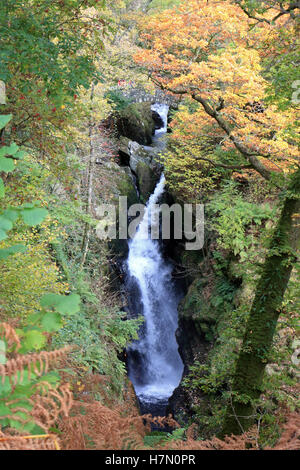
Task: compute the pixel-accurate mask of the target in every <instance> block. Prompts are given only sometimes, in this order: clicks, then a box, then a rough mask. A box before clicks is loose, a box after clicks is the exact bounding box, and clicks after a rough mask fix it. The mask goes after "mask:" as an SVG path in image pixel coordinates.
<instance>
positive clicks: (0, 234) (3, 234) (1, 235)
mask: <svg viewBox="0 0 300 470" xmlns="http://www.w3.org/2000/svg"><path fill="white" fill-rule="evenodd" d="M5 238H7V234H6V232H5V231H4V230H2V228H0V242H1V241H2V240H5Z"/></svg>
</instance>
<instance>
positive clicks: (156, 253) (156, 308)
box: [127, 105, 183, 405]
mask: <svg viewBox="0 0 300 470" xmlns="http://www.w3.org/2000/svg"><path fill="white" fill-rule="evenodd" d="M154 106H155V105H154ZM154 106H153V108H154ZM153 108H152V109H153ZM155 108H156V109H155V110H156V111H157V112H159V113H160V115H161V116H162V118H163V119H164V123H165V127H164V130H163V131H161V132H160V134H163V133H165V132H166V129H167V110H168V107H167V106H166V105H159V106H158V105H156V106H155ZM162 111H165V114H163V112H162ZM159 131H160V130H159ZM157 132H158V131H157ZM164 185H165V178H164V176H163V175H162V176H161V178H160V181H159V182H158V184H157V186H156V188H155V191H154V193H153V194H152V196H151V197H150V199H149V201H148V204H147V206H146V210H145V212H144V216H143V219H142V221H141V222H140V225H139V227H138V229H137V232H136V234H135V237H134V238H133V240H132V241H131V242H130V243H129V255H128V259H127V273H128V275H129V279H130V280H131V284H132V282H133V284H134V285H135V295H137V296H139V302H138V304H139V308H140V310H141V311H139V312H136V313H140V314H143V316H144V318H145V323H144V326H143V328H142V332H141V337H140V340H139V341H137V342H135V343H134V344H133V345H132V346H131V347H130V349H129V350H128V368H129V377H130V379H131V380H132V382H133V384H134V387H135V391H136V393H137V396H138V397H139V399H140V401H141V403H154V404H155V403H164V404H165V405H166V403H167V400H168V398H169V397H170V396H171V394H172V392H173V391H174V389H175V388H176V387H177V386H178V384H179V382H180V379H181V376H182V372H183V363H182V360H181V358H180V355H179V353H178V344H177V342H176V337H175V332H176V329H177V324H178V313H177V306H178V301H179V298H178V295H177V294H176V292H175V288H174V285H173V283H172V265H171V264H170V263H168V262H167V261H166V260H165V259H164V258H163V256H162V252H161V244H160V242H159V241H157V240H152V239H151V234H150V223H151V214H152V220H153V216H156V220H159V217H158V218H157V216H158V215H159V211H158V209H157V208H156V207H154V205H155V204H157V203H158V201H159V198H160V197H161V195H162V194H163V191H164ZM154 218H155V217H154Z"/></svg>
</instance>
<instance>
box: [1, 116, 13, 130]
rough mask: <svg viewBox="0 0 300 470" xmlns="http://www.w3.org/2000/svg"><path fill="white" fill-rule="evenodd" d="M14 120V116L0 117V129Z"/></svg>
mask: <svg viewBox="0 0 300 470" xmlns="http://www.w3.org/2000/svg"><path fill="white" fill-rule="evenodd" d="M11 120H12V114H6V115H1V116H0V129H3V128H4V127H5V126H6V124H8V123H9V121H11Z"/></svg>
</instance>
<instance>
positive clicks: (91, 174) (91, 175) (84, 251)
mask: <svg viewBox="0 0 300 470" xmlns="http://www.w3.org/2000/svg"><path fill="white" fill-rule="evenodd" d="M94 88H95V85H94V84H92V88H91V97H90V100H91V115H90V119H89V144H90V151H89V163H88V171H87V173H88V183H87V203H86V213H87V214H90V212H91V207H92V196H93V180H94V147H93V128H94V123H93V116H92V107H93V101H94ZM90 230H91V229H90V224H89V223H88V222H86V223H85V226H84V233H83V239H82V258H81V268H83V266H84V264H85V260H86V256H87V253H88V248H89V242H90Z"/></svg>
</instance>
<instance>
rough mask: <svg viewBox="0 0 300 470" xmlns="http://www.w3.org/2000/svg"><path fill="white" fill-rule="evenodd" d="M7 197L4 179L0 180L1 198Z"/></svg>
mask: <svg viewBox="0 0 300 470" xmlns="http://www.w3.org/2000/svg"><path fill="white" fill-rule="evenodd" d="M4 196H5V187H4V183H3V179H2V178H0V198H1V197H4Z"/></svg>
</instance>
